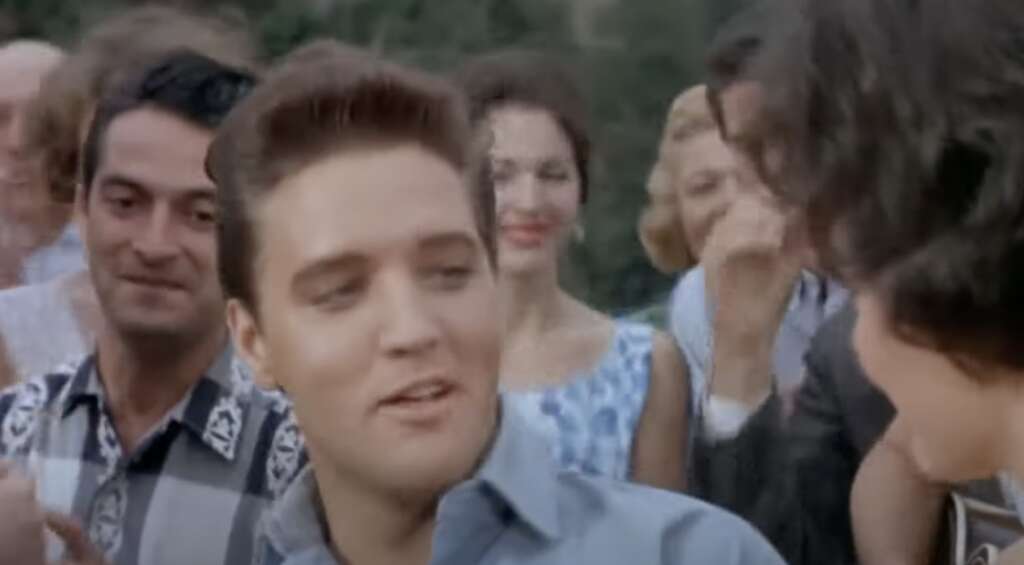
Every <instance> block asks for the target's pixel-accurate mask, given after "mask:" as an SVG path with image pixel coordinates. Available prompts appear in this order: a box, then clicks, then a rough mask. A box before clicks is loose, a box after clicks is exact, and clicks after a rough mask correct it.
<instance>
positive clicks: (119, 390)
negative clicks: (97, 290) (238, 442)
mask: <svg viewBox="0 0 1024 565" xmlns="http://www.w3.org/2000/svg"><path fill="white" fill-rule="evenodd" d="M225 339H226V332H225V330H224V329H223V328H220V329H218V330H216V331H213V332H212V333H211V335H210V336H209V337H208V338H205V339H203V340H200V341H190V342H183V343H182V344H181V345H180V346H178V347H175V346H174V344H173V342H171V341H170V340H168V343H164V344H161V345H160V346H154V344H148V343H142V342H139V341H135V340H131V339H125V337H124V336H121V335H118V334H117V333H115V332H114V331H112V330H111V329H109V328H107V329H105V330H104V331H102V332H101V333H100V335H99V337H98V339H97V351H98V355H97V368H98V371H99V376H100V380H101V381H102V383H103V387H104V392H105V397H106V401H107V406H108V408H109V410H110V412H111V416H112V417H113V419H114V422H113V424H114V428H115V430H116V431H117V434H118V437H119V438H120V439H121V444H122V447H123V448H124V451H125V452H131V451H132V450H133V449H134V448H135V447H137V445H138V442H139V441H140V440H141V439H142V437H143V436H144V435H145V434H146V433H147V432H149V430H150V429H151V428H152V427H153V426H155V425H156V424H157V423H158V422H159V421H160V420H161V419H163V418H164V417H165V416H166V415H167V413H168V412H170V410H171V409H172V408H174V406H175V405H177V404H178V403H179V402H181V399H182V398H184V397H185V395H187V394H188V392H189V391H190V390H191V389H192V387H193V386H194V385H195V384H196V383H197V382H198V381H199V380H200V379H201V378H202V376H203V375H204V374H205V373H206V371H207V370H208V369H209V368H210V366H211V365H212V364H213V362H214V361H215V360H216V358H217V356H218V355H219V354H220V353H221V351H222V350H223V348H224V345H225Z"/></svg>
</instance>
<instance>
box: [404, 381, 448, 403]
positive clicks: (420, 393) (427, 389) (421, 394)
mask: <svg viewBox="0 0 1024 565" xmlns="http://www.w3.org/2000/svg"><path fill="white" fill-rule="evenodd" d="M444 391H445V387H444V386H443V385H439V384H432V385H426V386H423V387H419V388H417V389H414V390H411V391H409V392H407V393H405V394H404V395H403V396H404V397H405V398H408V399H409V400H430V399H433V398H436V397H438V396H441V395H442V394H443V393H444Z"/></svg>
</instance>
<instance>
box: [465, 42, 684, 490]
mask: <svg viewBox="0 0 1024 565" xmlns="http://www.w3.org/2000/svg"><path fill="white" fill-rule="evenodd" d="M458 78H459V82H460V83H461V85H462V86H463V88H464V89H465V91H466V93H467V95H468V97H469V101H470V109H471V114H472V118H473V120H474V122H475V124H477V127H478V128H479V131H481V132H483V133H484V134H486V135H489V136H490V140H489V141H490V143H491V145H490V167H491V174H492V179H493V183H494V191H495V195H496V215H497V225H498V263H499V266H500V269H499V270H500V274H501V279H500V283H501V291H502V296H503V312H502V314H503V317H504V355H503V359H502V368H501V369H502V371H501V374H502V378H503V380H502V386H503V388H504V389H506V391H507V392H509V393H510V394H509V397H510V398H511V399H513V403H514V405H515V406H516V407H517V408H518V409H520V410H521V411H522V412H524V413H525V414H526V415H527V419H528V420H529V421H530V422H531V424H532V425H533V426H534V427H536V428H537V429H538V430H539V431H541V432H542V433H543V434H544V435H545V436H546V437H548V438H549V440H550V441H551V444H552V449H553V451H554V453H555V455H556V458H557V459H558V460H559V462H560V464H562V465H563V466H564V467H567V468H570V469H574V470H580V471H583V472H586V473H590V474H595V475H605V476H610V477H614V478H618V479H633V480H636V481H640V482H645V483H649V484H652V485H656V486H660V487H664V488H669V489H676V490H680V489H682V488H683V485H684V471H683V466H684V465H683V458H684V454H685V452H686V437H687V434H686V420H685V416H686V406H687V402H688V401H687V381H686V371H685V368H684V367H683V366H682V363H681V361H680V357H679V353H678V351H677V350H676V348H675V345H674V344H673V342H672V340H671V339H670V338H668V337H667V336H665V335H662V334H660V333H658V332H656V331H655V330H654V329H653V328H651V327H649V326H646V325H640V324H634V323H628V322H624V321H619V320H613V319H612V318H609V317H608V316H606V315H604V314H602V313H601V312H598V311H596V310H594V309H593V308H590V307H589V306H587V305H586V304H584V303H583V302H581V301H579V300H577V299H576V298H574V297H573V296H571V295H570V294H569V293H568V292H567V291H566V290H564V289H563V288H562V287H561V286H560V285H559V281H558V264H559V257H560V254H561V251H562V249H563V248H564V246H565V245H566V244H567V242H568V241H569V240H570V238H571V237H573V234H574V233H575V234H576V235H579V233H580V232H581V228H580V218H579V214H580V210H581V208H582V206H583V205H584V204H585V203H586V201H587V196H588V189H589V183H588V181H589V174H588V166H589V161H590V157H591V155H590V147H591V143H590V135H589V132H588V129H587V122H586V115H585V103H584V101H583V100H582V97H581V96H580V94H579V92H578V90H577V88H576V86H575V85H574V84H573V81H572V80H571V78H570V77H569V75H568V73H566V72H565V71H564V70H563V69H562V68H561V67H559V66H558V65H557V64H555V63H554V62H552V60H551V57H550V56H547V55H542V54H538V53H529V52H517V51H507V52H500V53H494V54H489V55H485V56H481V57H479V58H477V59H475V60H473V61H470V62H469V63H468V64H467V65H466V66H465V67H464V68H463V69H462V70H461V72H460V73H459V75H458Z"/></svg>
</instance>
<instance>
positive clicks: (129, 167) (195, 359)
mask: <svg viewBox="0 0 1024 565" xmlns="http://www.w3.org/2000/svg"><path fill="white" fill-rule="evenodd" d="M253 83H254V78H253V77H252V76H251V75H249V74H247V73H246V72H243V71H239V70H236V69H232V68H228V67H225V66H223V65H221V64H220V63H217V62H215V61H213V60H211V59H209V58H206V57H204V56H202V55H199V54H196V53H192V52H188V51H181V52H176V53H173V54H171V55H168V56H166V57H164V58H163V59H161V60H160V61H156V62H155V63H154V64H153V65H152V66H149V67H147V68H146V69H145V70H144V71H143V72H140V73H138V74H137V75H136V76H134V77H129V78H127V79H126V80H125V81H124V82H123V83H122V84H121V85H120V87H119V88H117V89H116V90H115V91H114V92H112V93H111V94H109V95H108V96H106V97H105V98H104V99H102V100H101V102H100V105H99V107H98V109H97V113H96V117H95V119H94V121H93V124H92V126H91V129H90V131H89V133H88V137H87V140H86V144H85V148H84V156H85V158H84V166H83V186H84V192H83V195H82V198H80V204H79V206H81V209H80V210H79V213H80V216H81V218H82V233H83V236H84V241H85V243H86V247H87V249H88V256H89V269H90V274H91V276H92V280H93V283H94V285H95V288H96V291H97V294H98V296H99V298H100V303H101V305H102V309H103V314H104V318H105V320H104V322H105V324H104V328H103V330H102V331H101V333H100V335H99V336H98V338H97V349H96V353H95V354H94V355H90V356H89V357H87V358H86V359H84V360H83V361H81V362H80V363H77V364H73V365H69V366H66V367H62V368H59V369H56V370H54V371H53V372H51V373H50V374H48V375H45V376H43V377H40V378H37V379H35V380H30V381H27V382H25V383H23V384H21V385H19V386H17V387H16V388H13V389H10V390H8V391H6V392H4V393H2V394H0V507H3V509H4V510H3V512H2V514H0V562H2V563H19V564H21V563H31V562H33V561H34V560H38V559H39V558H40V556H39V553H40V551H41V549H42V546H43V543H42V540H43V538H44V533H43V532H44V518H43V517H44V515H45V516H48V518H46V519H45V521H46V522H48V523H49V525H50V526H51V528H52V529H54V530H55V531H57V532H60V534H61V537H63V538H64V541H65V542H67V550H68V553H70V554H71V555H70V557H71V558H72V559H74V560H79V561H85V562H89V563H92V562H94V561H106V562H109V563H112V564H115V565H117V564H124V565H128V564H133V565H134V564H146V565H159V564H167V565H172V564H173V565H180V564H185V563H188V564H193V563H194V564H203V565H206V564H217V563H224V564H234V563H248V562H250V560H251V559H252V551H253V546H254V540H253V532H254V531H255V526H256V523H257V521H258V520H259V519H260V517H261V515H262V513H263V510H264V508H265V507H266V506H267V504H268V503H269V501H270V500H271V499H272V498H273V496H274V494H275V492H276V491H278V490H280V489H281V488H283V486H284V485H285V483H286V482H287V481H288V479H289V478H290V477H291V476H292V475H293V474H294V472H295V471H296V470H297V469H298V467H299V466H300V464H301V463H302V461H301V459H302V456H301V449H300V443H299V436H298V431H297V428H296V426H295V424H294V421H293V420H292V419H291V417H290V411H289V410H288V408H287V405H286V403H285V402H284V401H283V400H282V399H281V398H280V397H277V396H274V395H272V394H269V393H264V392H260V391H259V390H258V389H256V388H254V387H253V385H252V383H251V381H250V380H249V378H248V377H247V375H246V373H245V371H244V370H243V369H242V367H241V366H240V365H239V364H238V362H237V361H236V360H235V357H234V355H233V352H232V350H231V349H230V347H229V341H228V339H227V333H226V328H225V324H224V308H225V306H224V298H223V295H222V292H221V288H220V285H219V283H218V279H217V254H216V223H217V217H216V207H215V202H214V200H215V191H216V188H215V186H214V184H213V182H212V181H211V180H210V179H209V177H208V176H207V174H206V171H205V168H204V160H205V156H206V151H207V147H208V146H209V144H210V141H211V140H212V138H213V134H214V131H213V130H214V129H215V128H216V127H217V125H218V124H219V123H220V121H221V120H222V119H223V118H224V116H225V115H226V114H227V112H228V111H229V110H230V108H231V107H232V106H233V105H234V103H235V102H236V101H237V100H239V99H240V98H241V97H242V96H243V95H244V94H245V92H246V91H247V90H248V89H249V88H251V86H252V84H253ZM26 475H29V476H33V477H34V479H35V484H37V485H38V490H37V492H36V493H35V495H34V496H33V495H32V490H31V489H32V488H33V487H32V483H30V482H28V481H26V480H24V478H23V477H24V476H26ZM44 509H45V510H46V511H47V512H44V511H43V510H44ZM69 517H70V518H71V519H73V520H74V521H75V522H77V523H79V524H80V526H76V525H72V524H73V522H71V521H70V520H69ZM78 528H80V529H78ZM51 539H53V540H55V539H56V538H51ZM15 541H16V542H17V543H15ZM50 545H51V546H58V545H59V544H57V543H51V544H50ZM22 546H24V547H22ZM47 549H48V550H49V549H52V547H51V548H47ZM58 550H59V549H58ZM16 551H26V552H28V553H17V554H16V553H14V552H16ZM47 552H48V553H49V551H47ZM51 558H52V556H51Z"/></svg>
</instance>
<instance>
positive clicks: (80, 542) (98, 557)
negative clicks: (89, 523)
mask: <svg viewBox="0 0 1024 565" xmlns="http://www.w3.org/2000/svg"><path fill="white" fill-rule="evenodd" d="M46 525H47V527H49V528H50V529H51V530H52V531H53V533H55V534H57V536H59V537H60V539H61V540H62V541H63V542H64V548H65V555H66V556H67V560H68V561H70V562H71V563H75V564H81V565H93V564H97V565H98V564H102V563H103V562H104V558H103V555H102V554H101V553H100V552H99V550H98V549H96V546H95V545H93V543H92V541H91V540H90V539H89V535H88V534H86V532H85V530H84V529H83V528H82V526H81V524H79V522H78V520H76V519H74V518H72V517H70V516H65V515H64V514H60V513H57V512H47V513H46Z"/></svg>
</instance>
